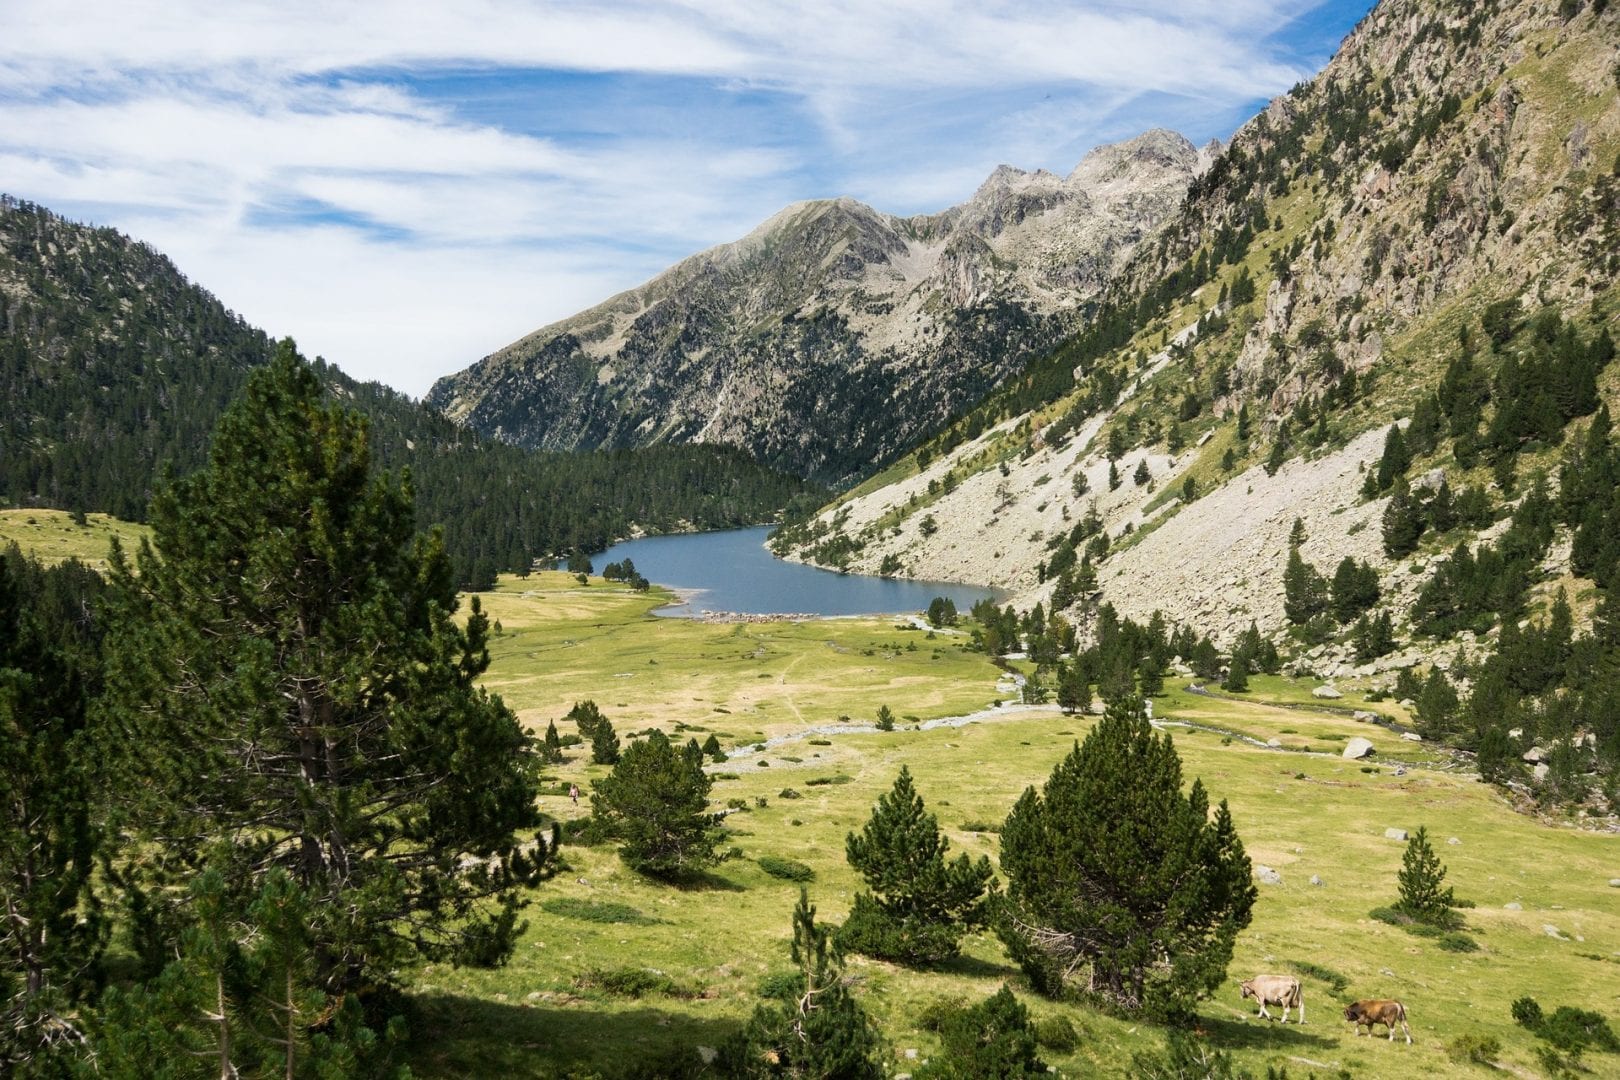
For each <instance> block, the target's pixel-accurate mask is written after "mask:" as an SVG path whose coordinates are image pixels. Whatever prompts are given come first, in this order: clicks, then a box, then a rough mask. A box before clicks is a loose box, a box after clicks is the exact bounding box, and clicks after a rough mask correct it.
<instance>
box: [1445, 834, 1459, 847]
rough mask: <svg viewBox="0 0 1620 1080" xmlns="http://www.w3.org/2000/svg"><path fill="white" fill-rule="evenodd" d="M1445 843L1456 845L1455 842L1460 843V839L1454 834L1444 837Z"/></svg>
mask: <svg viewBox="0 0 1620 1080" xmlns="http://www.w3.org/2000/svg"><path fill="white" fill-rule="evenodd" d="M1446 843H1448V844H1451V845H1452V846H1456V845H1457V844H1460V843H1462V841H1461V840H1459V839H1457V838H1456V837H1455V836H1448V837H1446Z"/></svg>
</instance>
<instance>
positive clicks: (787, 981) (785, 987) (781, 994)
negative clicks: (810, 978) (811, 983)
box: [759, 971, 804, 1001]
mask: <svg viewBox="0 0 1620 1080" xmlns="http://www.w3.org/2000/svg"><path fill="white" fill-rule="evenodd" d="M802 993H804V975H803V974H802V973H800V972H797V971H777V972H773V973H772V974H770V975H767V976H765V977H764V978H763V979H761V980H759V996H760V997H762V998H766V999H768V1000H771V1001H793V1000H794V999H796V998H797V997H798V996H799V995H800V994H802Z"/></svg>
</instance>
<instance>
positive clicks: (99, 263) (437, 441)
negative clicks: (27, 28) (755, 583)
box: [0, 199, 805, 583]
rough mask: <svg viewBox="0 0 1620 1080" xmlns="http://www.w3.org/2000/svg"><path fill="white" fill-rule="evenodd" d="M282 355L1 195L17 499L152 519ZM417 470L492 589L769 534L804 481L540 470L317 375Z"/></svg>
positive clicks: (627, 456) (607, 462)
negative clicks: (641, 537)
mask: <svg viewBox="0 0 1620 1080" xmlns="http://www.w3.org/2000/svg"><path fill="white" fill-rule="evenodd" d="M272 352H273V343H272V342H271V341H270V339H269V338H268V337H267V336H266V335H265V334H264V333H263V332H262V331H260V330H257V329H255V328H253V327H251V326H249V325H248V324H247V323H245V322H244V321H243V320H242V319H241V318H239V317H238V316H236V315H234V314H233V313H231V312H230V311H228V310H226V309H225V307H224V306H223V305H222V304H220V303H219V301H218V300H217V299H215V298H214V297H213V296H211V295H210V294H209V293H208V292H207V291H205V290H204V289H202V288H200V287H198V286H197V285H194V284H192V283H191V282H189V281H187V280H186V279H185V278H184V277H183V276H182V275H181V274H180V272H179V271H178V270H177V269H176V268H175V266H174V264H173V263H171V262H170V261H169V260H168V259H167V258H165V257H164V256H162V255H160V254H159V253H157V252H156V251H154V250H153V249H152V248H151V247H150V246H148V245H146V244H142V243H138V242H136V241H133V240H131V239H129V238H128V237H126V236H124V235H122V234H120V233H118V232H117V231H115V230H112V229H106V228H94V227H91V226H87V225H80V224H76V223H74V222H70V221H67V220H65V219H63V218H60V217H58V216H56V215H54V214H52V213H50V212H49V211H48V210H46V209H45V208H43V207H40V206H36V205H32V204H28V203H19V202H16V201H14V200H10V199H0V502H3V503H5V504H10V505H13V506H50V507H56V508H59V509H65V510H105V511H108V512H111V513H113V514H116V515H117V516H119V517H122V518H125V519H126V520H134V521H141V520H145V517H146V513H147V502H148V500H149V498H150V497H151V493H152V491H153V490H154V487H155V485H156V482H157V480H158V479H159V477H160V476H161V474H162V472H163V470H164V469H165V468H173V469H174V470H175V471H176V472H177V473H179V474H181V475H184V474H186V473H189V472H191V471H193V470H194V469H196V468H198V467H199V466H200V465H201V464H202V463H203V461H204V460H205V459H206V456H207V452H208V447H209V445H210V439H211V436H212V432H213V429H214V425H215V424H216V423H217V422H218V420H219V417H220V416H221V415H222V413H223V412H224V409H225V407H226V405H227V404H229V402H230V401H231V400H233V399H234V397H235V396H236V395H237V394H238V393H239V392H240V391H241V389H242V387H243V385H244V384H245V382H246V379H247V376H248V374H249V373H250V372H251V371H253V370H255V369H257V368H259V367H262V366H263V365H264V364H265V363H267V362H268V361H269V358H270V356H271V354H272ZM315 368H316V370H317V372H318V373H319V375H320V377H321V380H322V382H323V383H324V384H325V385H326V386H327V387H328V389H329V391H330V393H332V394H333V396H334V397H335V398H337V399H338V400H341V401H344V402H346V403H348V404H351V405H353V406H355V407H357V408H359V409H360V410H361V411H363V412H364V413H365V414H366V416H367V418H368V420H369V422H370V433H371V440H372V446H373V450H374V452H375V453H376V455H377V457H378V459H379V461H380V462H381V463H382V464H383V465H385V466H386V467H388V468H393V469H398V468H405V467H408V468H409V469H410V470H411V476H412V481H413V484H414V486H415V491H416V506H417V518H418V522H419V524H421V525H422V526H424V527H426V526H428V525H440V526H442V527H443V529H444V531H445V543H446V546H447V548H448V549H449V551H450V554H451V556H452V558H453V559H454V561H455V563H456V566H457V572H458V576H459V578H460V579H461V580H463V581H464V582H467V583H475V582H476V583H482V582H484V581H487V580H489V579H490V577H491V575H492V574H493V573H494V571H495V570H497V569H503V570H519V569H523V568H526V567H528V565H529V564H530V562H531V561H532V560H533V559H535V558H537V557H540V556H544V555H548V554H560V553H564V552H567V551H569V550H571V549H574V548H581V549H585V550H596V549H599V548H600V547H603V546H605V545H606V544H607V543H608V542H609V541H611V540H613V539H615V538H617V537H621V536H624V535H627V534H629V533H631V532H632V531H634V530H635V529H638V528H639V529H644V530H647V531H668V530H672V529H678V528H683V527H710V528H718V527H725V526H732V525H744V524H754V523H757V522H759V521H761V520H765V519H768V518H770V517H772V516H774V515H775V514H776V513H777V512H779V511H780V510H781V509H783V508H784V507H785V506H787V504H788V503H789V502H791V501H792V500H793V498H794V497H795V496H796V495H799V494H800V493H801V492H803V491H804V490H805V489H804V485H803V484H802V483H801V482H799V481H797V480H794V479H792V478H790V477H787V476H784V475H780V474H776V473H773V472H771V471H769V470H766V469H763V468H761V467H759V466H758V465H756V464H755V463H754V462H753V461H752V460H751V459H750V458H749V457H748V456H747V455H746V454H744V453H741V452H739V451H736V450H732V449H729V448H725V447H684V446H683V447H660V448H656V449H652V450H646V451H635V452H628V451H626V452H617V453H604V454H584V453H568V454H537V453H532V452H528V451H524V450H520V449H518V448H516V447H512V446H508V445H506V444H503V443H498V442H494V441H491V440H487V439H483V438H480V437H478V436H476V435H474V434H472V433H470V432H468V431H465V430H464V429H462V428H459V427H458V426H456V425H454V424H452V423H450V422H449V421H447V420H445V419H444V418H443V417H441V416H439V415H437V414H436V413H435V412H434V411H433V410H431V409H427V408H424V407H423V406H421V405H420V404H418V403H417V402H414V401H412V400H411V399H410V398H408V397H406V396H405V395H403V394H399V393H397V392H395V391H393V390H390V389H388V388H387V387H384V386H381V385H378V384H376V383H358V382H355V381H354V380H352V379H350V378H348V377H347V376H345V375H343V374H342V373H341V372H340V371H338V370H337V369H336V368H333V367H331V366H330V365H325V364H321V363H319V362H317V363H316V364H315Z"/></svg>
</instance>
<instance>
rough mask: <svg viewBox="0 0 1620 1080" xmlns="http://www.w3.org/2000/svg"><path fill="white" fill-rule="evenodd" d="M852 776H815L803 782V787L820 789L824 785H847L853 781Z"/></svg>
mask: <svg viewBox="0 0 1620 1080" xmlns="http://www.w3.org/2000/svg"><path fill="white" fill-rule="evenodd" d="M854 779H855V778H854V777H853V776H845V775H843V774H842V773H840V774H839V775H837V776H817V777H813V778H811V779H809V780H806V781H805V782H804V786H805V787H822V786H824V785H826V784H848V783H851V782H853V781H854Z"/></svg>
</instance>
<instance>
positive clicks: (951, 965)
mask: <svg viewBox="0 0 1620 1080" xmlns="http://www.w3.org/2000/svg"><path fill="white" fill-rule="evenodd" d="M928 970H930V971H937V972H939V973H940V974H942V975H964V976H966V977H968V978H970V979H1000V980H1001V981H1002V982H1010V981H1012V980H1014V979H1017V978H1019V977H1020V976H1021V975H1022V974H1023V972H1021V971H1019V970H1018V968H1017V966H1016V965H1013V964H1004V963H996V962H995V961H993V960H986V959H984V958H983V957H979V956H970V955H968V954H967V953H961V954H959V955H957V956H955V957H952V958H951V959H949V960H947V961H945V962H944V963H943V964H938V965H935V966H934V967H932V968H929V969H928Z"/></svg>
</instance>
